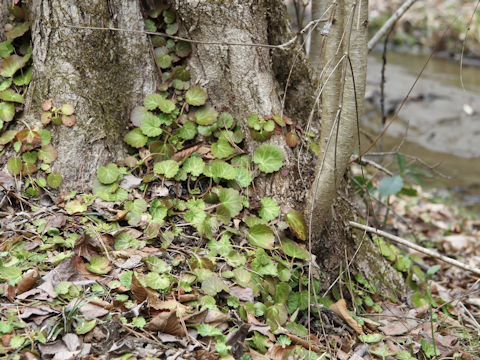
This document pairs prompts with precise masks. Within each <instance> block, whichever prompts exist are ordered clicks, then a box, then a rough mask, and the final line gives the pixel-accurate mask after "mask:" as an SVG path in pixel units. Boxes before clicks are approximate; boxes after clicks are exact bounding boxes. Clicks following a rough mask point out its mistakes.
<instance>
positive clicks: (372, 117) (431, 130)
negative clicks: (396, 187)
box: [362, 53, 480, 208]
mask: <svg viewBox="0 0 480 360" xmlns="http://www.w3.org/2000/svg"><path fill="white" fill-rule="evenodd" d="M426 61H427V57H425V56H416V55H408V54H395V53H388V56H387V67H386V72H385V73H386V83H385V110H386V113H387V114H388V116H387V123H388V121H389V119H390V118H391V117H392V115H393V113H394V112H395V111H396V109H397V108H398V106H399V105H400V103H401V102H402V100H403V98H404V97H405V96H406V95H407V93H408V91H409V89H410V87H411V86H412V84H413V83H414V81H415V79H416V78H417V76H418V74H419V73H420V71H421V69H422V67H423V65H424V64H425V62H426ZM381 69H382V61H381V57H380V56H371V57H370V58H369V62H368V75H367V105H366V114H365V116H364V118H363V120H362V128H363V130H364V131H365V132H366V133H370V134H372V135H376V134H378V133H379V131H381V129H382V126H383V125H382V121H381V115H380V81H381ZM462 79H463V86H462ZM462 79H461V77H460V65H459V64H458V63H454V62H450V61H449V60H447V59H436V58H433V59H431V60H430V62H429V64H428V66H427V68H426V69H425V71H424V73H423V74H422V76H421V78H420V79H419V81H418V83H417V84H416V86H415V88H414V90H413V91H412V93H411V95H410V97H409V99H410V100H409V101H407V103H406V104H405V106H404V107H403V108H402V110H401V111H400V112H399V115H398V118H397V119H395V120H394V121H393V123H392V125H391V126H390V127H389V129H388V131H387V133H386V135H387V136H385V137H384V138H383V140H382V146H381V148H379V147H378V146H377V148H376V151H379V150H382V151H384V152H388V151H392V150H395V149H396V148H397V147H398V146H399V145H401V148H400V151H401V152H402V153H404V154H408V155H412V156H415V157H417V158H420V159H422V160H423V161H424V162H426V163H428V164H432V165H433V164H439V165H438V166H437V167H436V169H437V170H438V171H439V172H441V173H442V174H444V175H446V176H447V177H441V176H440V175H434V178H433V179H432V180H430V181H429V185H431V186H434V187H435V188H436V189H440V188H446V189H448V190H451V191H453V193H454V194H456V196H457V197H458V198H459V199H460V200H461V201H463V203H464V204H465V205H473V206H475V207H476V208H477V207H478V208H480V67H477V66H464V67H463V71H462ZM362 142H363V143H364V144H368V142H369V140H368V137H365V136H362ZM384 161H385V159H384ZM387 161H388V159H387ZM416 166H417V167H420V168H422V167H423V168H425V166H423V165H421V164H417V165H416Z"/></svg>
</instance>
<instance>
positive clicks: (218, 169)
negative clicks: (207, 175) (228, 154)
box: [211, 160, 237, 180]
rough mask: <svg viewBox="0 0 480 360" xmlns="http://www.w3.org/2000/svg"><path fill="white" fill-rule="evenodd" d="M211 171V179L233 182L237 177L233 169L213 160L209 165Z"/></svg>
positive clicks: (223, 162)
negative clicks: (216, 178)
mask: <svg viewBox="0 0 480 360" xmlns="http://www.w3.org/2000/svg"><path fill="white" fill-rule="evenodd" d="M211 171H212V176H213V177H218V178H222V179H225V180H233V179H235V178H236V177H237V172H236V171H235V168H234V167H233V166H232V165H230V164H228V163H226V162H225V161H221V160H215V161H213V162H212V163H211Z"/></svg>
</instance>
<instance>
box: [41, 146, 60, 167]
mask: <svg viewBox="0 0 480 360" xmlns="http://www.w3.org/2000/svg"><path fill="white" fill-rule="evenodd" d="M57 156H58V151H57V149H56V148H55V147H54V146H53V145H50V144H47V145H44V146H42V147H41V148H40V150H38V159H39V160H41V161H43V162H44V163H47V164H51V163H52V162H54V161H55V160H56V159H57Z"/></svg>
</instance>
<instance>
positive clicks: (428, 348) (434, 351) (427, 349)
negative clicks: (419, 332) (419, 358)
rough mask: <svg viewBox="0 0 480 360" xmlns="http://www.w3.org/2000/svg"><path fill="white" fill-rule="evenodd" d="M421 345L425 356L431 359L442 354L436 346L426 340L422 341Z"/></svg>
mask: <svg viewBox="0 0 480 360" xmlns="http://www.w3.org/2000/svg"><path fill="white" fill-rule="evenodd" d="M420 345H422V350H423V352H424V353H425V356H426V357H427V358H429V359H430V358H433V357H434V356H440V355H441V354H442V353H441V351H440V350H438V348H437V347H436V346H435V345H432V344H430V343H429V342H428V341H427V340H425V339H422V340H420Z"/></svg>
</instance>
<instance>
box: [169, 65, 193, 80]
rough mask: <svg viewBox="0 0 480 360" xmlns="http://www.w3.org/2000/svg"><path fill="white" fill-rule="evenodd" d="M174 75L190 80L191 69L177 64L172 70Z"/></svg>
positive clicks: (176, 77) (177, 77)
mask: <svg viewBox="0 0 480 360" xmlns="http://www.w3.org/2000/svg"><path fill="white" fill-rule="evenodd" d="M172 77H173V78H174V79H178V80H182V81H189V80H190V71H188V70H186V69H185V68H184V67H183V66H176V67H174V68H173V70H172Z"/></svg>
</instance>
